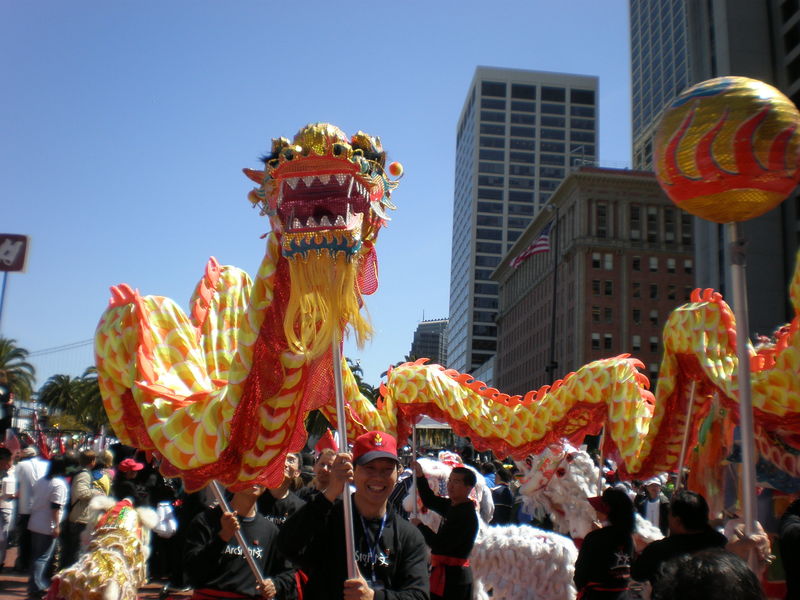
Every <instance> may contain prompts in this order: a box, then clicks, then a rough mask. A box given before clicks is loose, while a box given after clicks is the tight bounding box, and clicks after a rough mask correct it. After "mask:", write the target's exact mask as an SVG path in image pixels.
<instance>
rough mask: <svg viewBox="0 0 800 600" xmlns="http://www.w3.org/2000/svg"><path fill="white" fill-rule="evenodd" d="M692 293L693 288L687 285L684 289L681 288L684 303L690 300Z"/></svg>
mask: <svg viewBox="0 0 800 600" xmlns="http://www.w3.org/2000/svg"><path fill="white" fill-rule="evenodd" d="M692 291H694V288H693V287H692V286H690V285H687V286H686V287H685V288H683V301H684V302H689V301H690V300H691V299H692Z"/></svg>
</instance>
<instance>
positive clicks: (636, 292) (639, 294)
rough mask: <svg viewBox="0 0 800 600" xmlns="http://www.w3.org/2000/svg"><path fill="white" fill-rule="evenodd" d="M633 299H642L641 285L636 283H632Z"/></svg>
mask: <svg viewBox="0 0 800 600" xmlns="http://www.w3.org/2000/svg"><path fill="white" fill-rule="evenodd" d="M633 297H634V298H641V297H642V284H641V283H639V282H638V281H634V282H633Z"/></svg>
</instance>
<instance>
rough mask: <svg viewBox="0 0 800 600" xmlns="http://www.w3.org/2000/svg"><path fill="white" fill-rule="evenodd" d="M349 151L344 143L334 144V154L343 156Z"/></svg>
mask: <svg viewBox="0 0 800 600" xmlns="http://www.w3.org/2000/svg"><path fill="white" fill-rule="evenodd" d="M346 151H347V149H346V148H345V147H344V146H343V145H342V144H334V145H333V155H334V156H341V155H342V154H344V153H345V152H346Z"/></svg>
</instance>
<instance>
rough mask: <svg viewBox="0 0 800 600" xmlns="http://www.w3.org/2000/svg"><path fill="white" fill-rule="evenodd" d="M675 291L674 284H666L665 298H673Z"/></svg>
mask: <svg viewBox="0 0 800 600" xmlns="http://www.w3.org/2000/svg"><path fill="white" fill-rule="evenodd" d="M676 295H677V291H676V289H675V286H674V285H670V286H667V300H675V296H676Z"/></svg>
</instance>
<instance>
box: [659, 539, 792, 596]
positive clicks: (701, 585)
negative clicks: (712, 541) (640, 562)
mask: <svg viewBox="0 0 800 600" xmlns="http://www.w3.org/2000/svg"><path fill="white" fill-rule="evenodd" d="M786 597H787V598H796V596H786ZM652 598H653V600H765V596H764V591H763V590H762V588H761V584H760V583H759V582H758V578H757V577H756V576H755V574H754V573H753V572H752V571H751V570H750V568H749V567H748V566H747V563H745V562H744V561H743V560H742V559H741V558H739V557H738V556H736V555H735V554H731V553H730V552H726V551H724V550H722V549H719V548H717V549H709V550H702V551H700V552H696V553H694V554H683V555H680V556H677V557H674V558H671V559H670V560H668V561H667V562H666V563H664V565H663V567H662V569H661V573H660V576H659V577H658V582H657V583H656V585H655V586H654V588H653V596H652Z"/></svg>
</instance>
